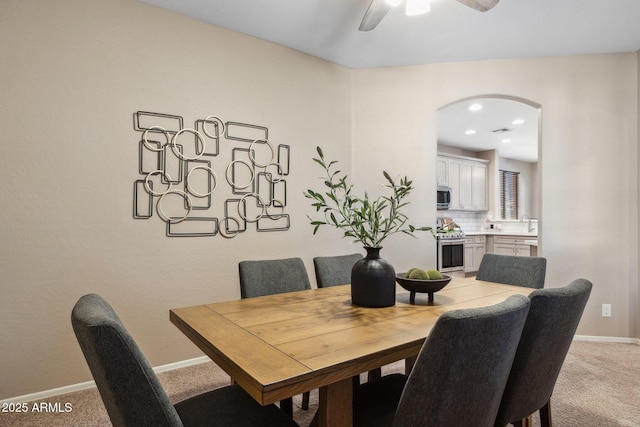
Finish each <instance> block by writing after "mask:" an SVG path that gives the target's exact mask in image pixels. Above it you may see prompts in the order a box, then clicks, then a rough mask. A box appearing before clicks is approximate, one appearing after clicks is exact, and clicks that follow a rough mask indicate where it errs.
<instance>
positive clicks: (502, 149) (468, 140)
mask: <svg viewBox="0 0 640 427" xmlns="http://www.w3.org/2000/svg"><path fill="white" fill-rule="evenodd" d="M472 104H480V105H482V109H481V110H478V111H470V110H469V107H470V106H471V105H472ZM539 117H540V110H539V109H537V108H534V107H532V106H530V105H527V104H524V103H521V102H516V101H513V100H510V99H501V98H479V99H470V100H465V101H460V102H457V103H455V104H450V105H448V106H446V107H443V108H441V109H440V110H438V144H442V145H449V146H453V147H457V148H461V149H464V150H469V151H484V150H497V151H498V153H499V155H500V157H506V158H509V159H515V160H520V161H523V162H528V163H533V162H536V161H537V160H538V121H539ZM516 119H520V120H522V123H519V124H514V123H513V121H514V120H516ZM468 130H474V131H475V133H473V134H469V135H468V134H466V132H467V131H468Z"/></svg>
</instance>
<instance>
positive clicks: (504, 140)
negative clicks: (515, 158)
mask: <svg viewBox="0 0 640 427" xmlns="http://www.w3.org/2000/svg"><path fill="white" fill-rule="evenodd" d="M502 143H503V144H510V143H511V140H510V139H503V140H502Z"/></svg>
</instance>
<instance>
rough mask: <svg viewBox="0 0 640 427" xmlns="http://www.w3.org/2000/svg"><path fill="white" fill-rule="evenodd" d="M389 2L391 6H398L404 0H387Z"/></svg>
mask: <svg viewBox="0 0 640 427" xmlns="http://www.w3.org/2000/svg"><path fill="white" fill-rule="evenodd" d="M386 2H387V4H388V5H389V6H391V7H396V6H400V3H402V0H386Z"/></svg>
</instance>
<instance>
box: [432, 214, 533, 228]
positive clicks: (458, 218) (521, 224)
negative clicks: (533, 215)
mask: <svg viewBox="0 0 640 427" xmlns="http://www.w3.org/2000/svg"><path fill="white" fill-rule="evenodd" d="M438 217H447V218H453V220H454V221H455V222H456V223H457V224H458V225H459V226H460V228H461V229H462V231H464V232H471V231H484V230H485V228H484V227H485V226H486V225H488V224H489V222H487V212H471V211H455V210H448V211H439V212H438ZM491 223H493V225H494V227H495V228H496V229H498V230H501V231H503V232H508V231H512V232H519V233H520V232H526V231H527V230H528V227H529V220H528V219H524V220H522V221H513V220H511V221H504V220H495V219H494V220H492V221H491ZM531 227H532V229H533V231H537V230H538V220H537V219H533V220H531Z"/></svg>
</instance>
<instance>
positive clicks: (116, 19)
mask: <svg viewBox="0 0 640 427" xmlns="http://www.w3.org/2000/svg"><path fill="white" fill-rule="evenodd" d="M0 57H2V61H0V76H1V77H2V81H3V88H2V96H1V97H0V99H1V100H0V129H2V137H1V138H2V147H3V151H4V154H3V155H2V156H0V171H1V172H0V174H1V176H2V181H3V182H2V186H1V187H0V188H1V190H0V191H1V198H2V206H3V209H2V210H1V213H0V215H1V217H0V227H1V229H2V233H1V235H2V247H1V250H2V256H0V271H1V272H2V278H1V279H0V280H1V288H2V296H1V298H0V313H2V314H1V315H0V316H1V319H2V321H1V322H0V342H1V344H0V371H2V380H1V381H0V399H3V398H8V397H12V396H19V395H23V394H27V393H32V392H37V391H42V390H48V389H51V388H55V387H60V386H64V385H69V384H75V383H79V382H83V381H88V380H90V379H91V376H90V374H89V371H88V369H87V368H86V363H85V362H84V359H83V358H82V355H81V353H80V351H79V347H78V345H77V343H76V341H75V337H74V335H73V332H72V330H71V324H70V321H69V315H70V311H71V308H72V306H73V304H74V303H75V301H76V300H77V298H78V297H80V296H81V295H83V294H84V293H87V292H98V293H100V294H102V295H103V296H104V297H106V298H107V299H108V300H110V301H111V303H112V304H113V305H114V307H115V308H116V309H117V311H118V312H119V313H120V315H121V317H122V318H123V320H124V321H125V322H126V324H127V325H128V326H129V327H130V329H131V332H132V333H133V334H134V336H135V337H136V338H137V339H138V341H139V343H140V344H141V346H142V348H143V349H144V350H145V352H146V354H147V356H148V358H149V359H150V361H151V363H152V365H153V366H158V365H163V364H167V363H172V362H176V361H180V360H185V359H189V358H193V357H199V356H202V353H200V352H199V351H198V350H197V349H196V347H195V346H194V345H193V344H191V343H190V342H189V341H188V340H187V339H186V338H185V337H184V336H183V335H182V334H181V333H180V332H179V331H178V330H177V329H176V328H175V327H174V326H173V325H172V324H171V323H170V322H169V308H171V307H178V306H186V305H193V304H197V303H202V302H205V301H216V300H228V299H236V298H239V297H240V293H239V287H238V286H239V284H238V261H240V260H242V259H258V258H278V257H293V256H299V257H301V258H302V259H303V260H304V261H305V263H306V265H307V268H308V270H309V271H310V272H313V265H312V257H313V256H316V255H328V254H331V253H349V252H353V251H357V250H361V248H359V247H357V246H354V245H352V244H351V243H350V241H349V240H344V239H340V238H339V237H338V235H337V234H336V233H332V232H321V233H320V235H319V236H316V237H312V230H313V228H312V227H311V226H310V225H309V223H308V221H307V219H306V215H307V214H309V213H311V207H310V203H309V202H308V201H307V199H304V197H303V196H302V191H303V190H304V189H306V188H309V186H310V185H313V186H315V187H316V188H317V186H318V184H319V183H320V182H319V181H317V180H316V177H318V176H319V175H320V169H319V168H318V167H317V166H316V165H315V163H313V162H312V160H311V158H312V156H313V155H314V154H315V147H316V146H317V145H321V146H323V147H324V148H325V150H326V151H327V154H328V155H331V156H333V157H334V158H337V159H341V160H342V161H343V162H342V163H343V165H342V166H343V167H342V169H343V170H344V171H345V172H348V171H349V163H350V135H351V117H350V115H351V105H350V88H349V85H350V71H349V70H348V69H346V68H344V67H340V66H336V65H333V64H330V63H327V62H325V61H322V60H319V59H317V58H313V57H311V56H307V55H303V54H300V53H299V52H295V51H293V50H290V49H286V48H283V47H280V46H277V45H274V44H270V43H267V42H262V41H259V40H256V39H254V38H251V37H247V36H243V35H240V34H238V33H232V32H229V31H226V30H223V29H221V28H216V27H213V26H210V25H205V24H203V23H201V22H198V21H194V20H191V19H187V18H184V17H181V16H178V15H174V14H171V13H168V12H165V11H163V10H161V9H158V8H154V7H151V6H148V5H145V4H144V3H141V2H137V1H132V0H116V1H98V0H89V1H87V0H81V1H76V0H64V1H57V2H49V1H44V0H43V1H28V2H23V1H20V0H16V1H13V0H11V1H3V2H2V3H1V4H0ZM139 110H142V111H154V112H164V113H172V114H179V115H183V116H184V118H185V120H186V121H187V123H189V122H191V123H193V120H195V119H196V118H204V117H206V116H208V115H211V114H216V115H220V116H221V117H223V118H224V119H225V120H233V121H238V122H245V123H254V124H260V125H264V126H267V127H268V128H269V135H270V138H273V139H272V141H274V142H278V143H282V144H289V145H290V146H291V154H292V158H291V174H290V176H289V177H288V179H287V181H288V197H289V200H288V202H289V206H288V207H287V212H288V213H289V214H291V229H290V230H289V231H286V232H270V233H257V232H255V231H251V232H247V233H245V234H243V235H240V236H238V237H236V238H234V239H231V240H226V239H223V238H221V237H220V236H216V237H207V238H167V237H165V229H164V224H163V223H162V222H161V221H160V220H159V218H157V217H154V218H152V219H150V220H134V219H133V218H132V198H133V194H132V193H133V182H134V180H136V179H139V178H140V176H139V175H138V141H139V138H140V133H139V132H135V131H134V129H133V120H132V115H133V113H134V112H136V111H139ZM226 144H228V145H229V144H232V143H231V142H226ZM224 145H225V142H224V141H223V142H222V146H223V150H224ZM246 146H247V147H248V144H246ZM227 150H228V148H227ZM215 164H216V163H215V161H214V165H215ZM217 172H218V177H219V179H221V180H224V170H220V169H218V170H217ZM215 203H216V201H215V200H214V204H215ZM219 206H220V208H221V206H222V205H221V204H220V205H219ZM221 213H222V212H221V209H218V214H220V215H221ZM250 229H253V230H255V226H253V227H250ZM311 279H312V281H313V280H314V279H313V274H312V276H311Z"/></svg>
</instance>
